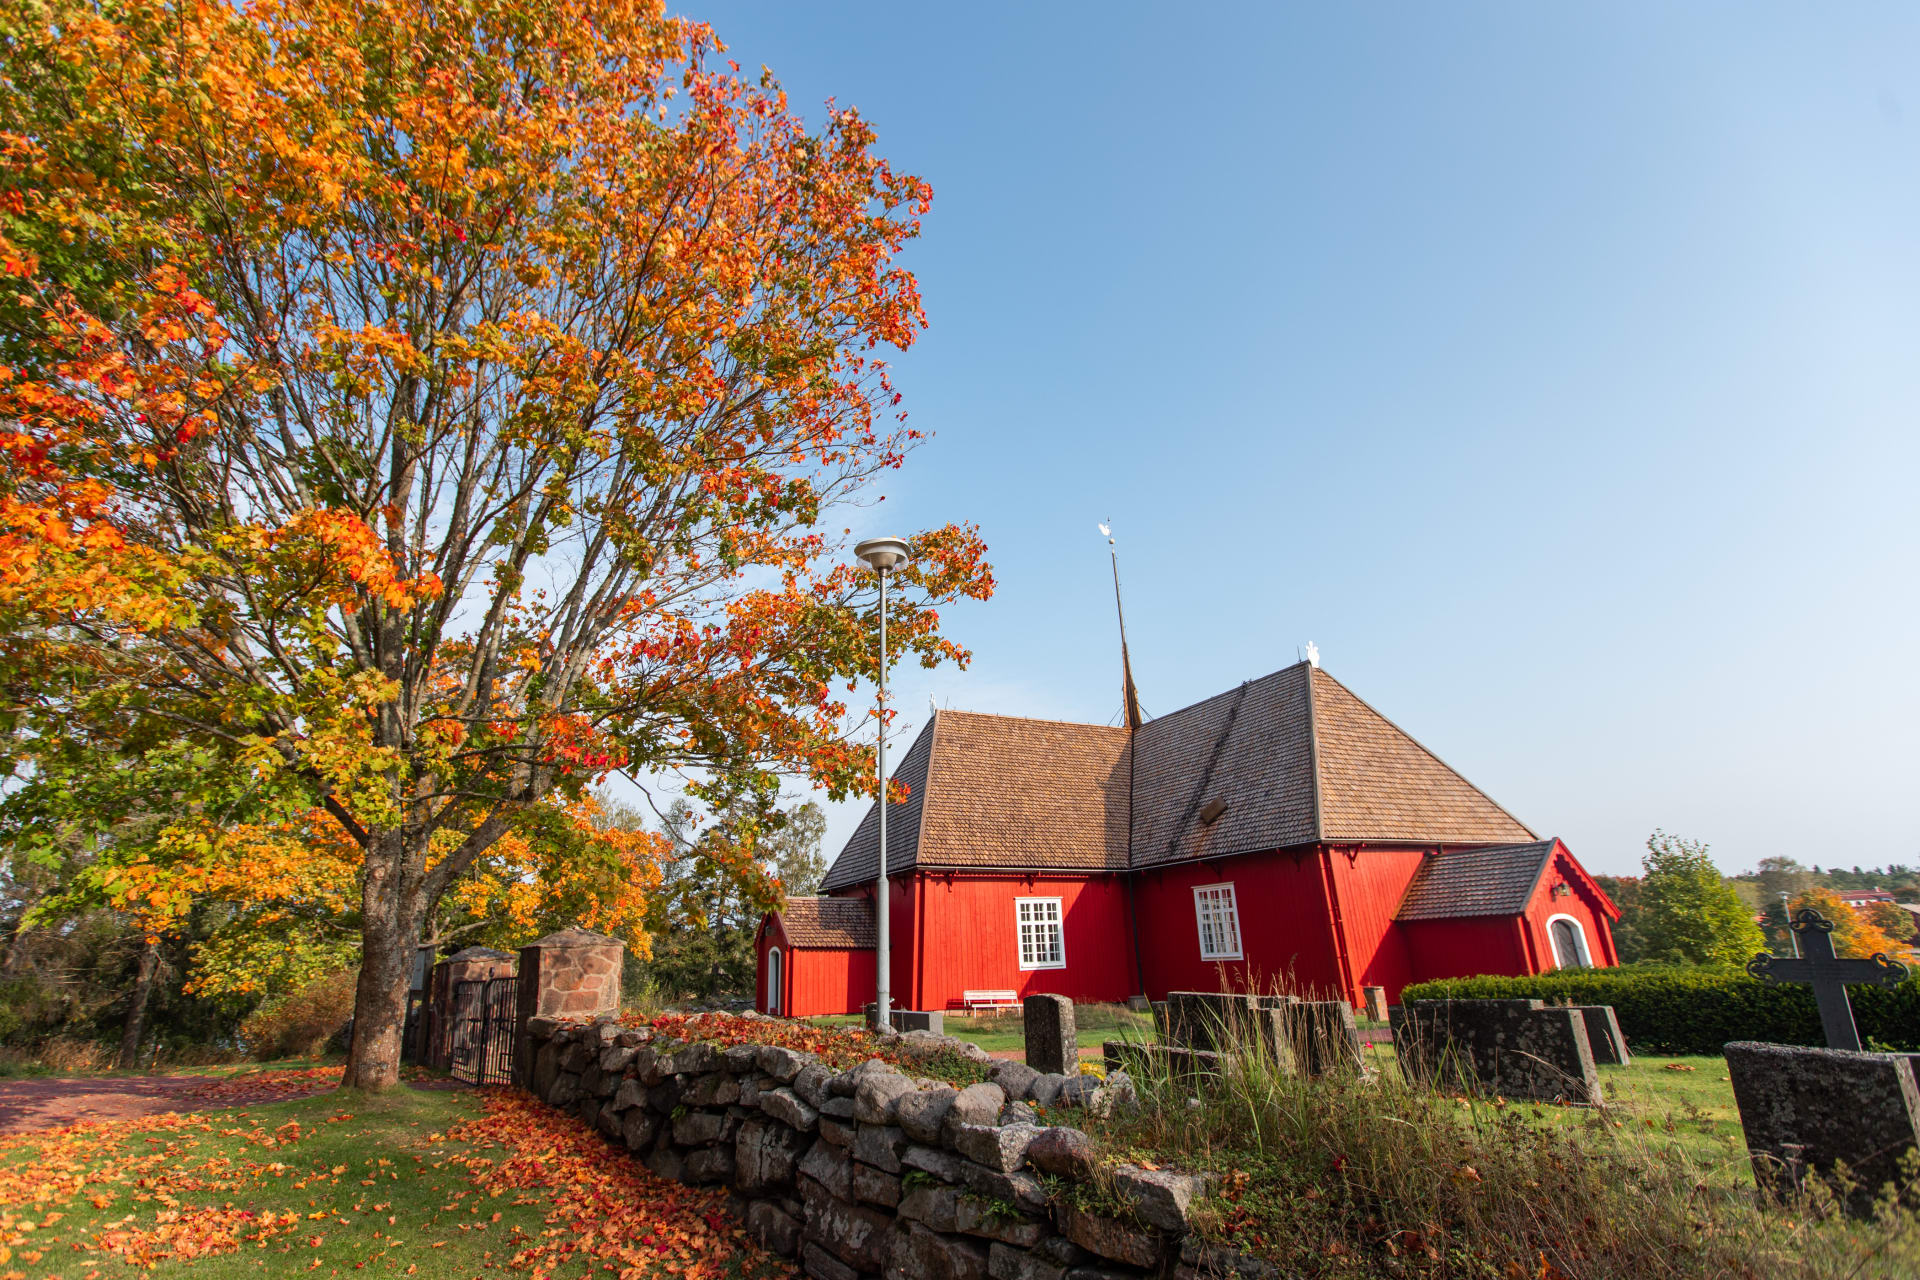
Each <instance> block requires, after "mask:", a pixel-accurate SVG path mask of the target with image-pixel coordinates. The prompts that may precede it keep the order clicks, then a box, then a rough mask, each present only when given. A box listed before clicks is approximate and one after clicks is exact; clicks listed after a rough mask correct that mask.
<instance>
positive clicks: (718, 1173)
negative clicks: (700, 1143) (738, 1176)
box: [686, 1147, 733, 1184]
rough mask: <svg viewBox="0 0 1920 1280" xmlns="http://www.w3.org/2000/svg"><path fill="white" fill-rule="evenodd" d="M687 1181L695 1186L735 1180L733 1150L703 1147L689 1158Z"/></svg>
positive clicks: (729, 1148) (730, 1148)
mask: <svg viewBox="0 0 1920 1280" xmlns="http://www.w3.org/2000/svg"><path fill="white" fill-rule="evenodd" d="M686 1179H687V1181H688V1182H691V1183H695V1184H705V1183H710V1182H729V1181H731V1180H732V1179H733V1148H732V1147H702V1148H701V1149H700V1150H698V1151H695V1152H693V1153H691V1154H690V1155H688V1156H687V1167H686Z"/></svg>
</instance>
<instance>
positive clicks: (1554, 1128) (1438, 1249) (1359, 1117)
mask: <svg viewBox="0 0 1920 1280" xmlns="http://www.w3.org/2000/svg"><path fill="white" fill-rule="evenodd" d="M1224 1034H1225V1037H1226V1039H1227V1041H1228V1047H1227V1049H1226V1051H1225V1054H1224V1065H1225V1070H1224V1071H1223V1072H1222V1074H1221V1075H1220V1076H1219V1077H1218V1078H1213V1079H1207V1080H1204V1081H1201V1082H1198V1083H1196V1082H1195V1081H1194V1080H1192V1079H1185V1080H1181V1079H1175V1078H1171V1077H1170V1075H1169V1074H1167V1073H1166V1072H1164V1071H1161V1072H1158V1073H1156V1072H1155V1071H1152V1070H1149V1071H1147V1072H1145V1073H1144V1076H1143V1078H1136V1080H1135V1085H1136V1088H1137V1089H1138V1090H1139V1092H1140V1095H1141V1104H1142V1105H1139V1106H1135V1107H1131V1108H1122V1109H1116V1110H1115V1111H1113V1112H1112V1113H1110V1114H1109V1115H1107V1116H1105V1117H1102V1118H1094V1119H1092V1120H1090V1121H1089V1123H1090V1124H1091V1125H1092V1127H1093V1131H1094V1132H1095V1134H1096V1136H1097V1137H1098V1138H1099V1139H1100V1140H1101V1141H1102V1142H1103V1144H1105V1146H1106V1147H1107V1148H1108V1149H1109V1150H1110V1151H1111V1152H1112V1153H1114V1154H1115V1155H1116V1156H1120V1157H1124V1158H1130V1159H1145V1160H1151V1161H1154V1162H1155V1163H1159V1164H1163V1165H1168V1166H1173V1167H1186V1168H1195V1169H1205V1170H1212V1171H1214V1172H1217V1173H1218V1174H1220V1175H1221V1182H1220V1193H1219V1194H1218V1195H1217V1196H1216V1197H1214V1198H1212V1199H1211V1200H1209V1201H1207V1202H1206V1203H1205V1206H1204V1207H1203V1208H1202V1209H1201V1211H1200V1215H1199V1218H1198V1219H1197V1225H1198V1228H1199V1230H1200V1231H1201V1232H1202V1234H1203V1235H1204V1236H1205V1237H1206V1238H1208V1239H1209V1240H1211V1241H1213V1242H1216V1243H1218V1244H1221V1245H1223V1246H1227V1247H1230V1248H1232V1249H1234V1250H1236V1251H1240V1252H1244V1253H1250V1254H1253V1255H1256V1256H1259V1257H1262V1258H1265V1259H1267V1260H1269V1261H1272V1262H1275V1263H1278V1264H1280V1266H1281V1267H1282V1269H1283V1272H1288V1271H1290V1272H1292V1273H1296V1274H1299V1275H1303V1276H1329V1277H1348V1276H1351V1277H1359V1276H1432V1277H1454V1276H1460V1277H1476V1278H1478V1277H1498V1278H1499V1280H1513V1278H1516V1277H1519V1278H1524V1280H1554V1278H1555V1277H1563V1278H1568V1280H1615V1278H1618V1280H1647V1278H1649V1277H1715V1278H1718V1277H1742V1278H1744V1277H1753V1278H1754V1280H1760V1278H1761V1277H1765V1278H1766V1280H1781V1278H1783V1277H1809V1278H1813V1277H1818V1278H1820V1280H1829V1278H1833V1280H1838V1278H1840V1277H1849V1278H1852V1277H1903V1278H1905V1280H1912V1278H1913V1277H1916V1276H1920V1213H1916V1209H1920V1160H1916V1161H1914V1162H1913V1164H1912V1167H1910V1169H1909V1170H1908V1174H1909V1176H1908V1178H1907V1180H1906V1182H1905V1185H1904V1186H1901V1187H1899V1188H1888V1189H1887V1190H1886V1191H1885V1192H1884V1193H1883V1195H1882V1196H1881V1198H1880V1205H1879V1212H1878V1214H1877V1216H1876V1217H1875V1218H1874V1219H1873V1220H1872V1221H1853V1220H1849V1219H1847V1218H1845V1217H1844V1216H1842V1215H1840V1214H1839V1213H1838V1212H1837V1211H1836V1199H1835V1195H1834V1193H1833V1191H1832V1190H1831V1189H1829V1188H1827V1187H1823V1186H1817V1185H1816V1186H1812V1187H1810V1188H1809V1189H1808V1190H1807V1192H1806V1193H1805V1194H1804V1195H1802V1196H1801V1197H1800V1199H1799V1200H1797V1201H1796V1202H1795V1203H1792V1204H1790V1205H1785V1206H1771V1205H1763V1204H1762V1203H1761V1202H1760V1199H1759V1193H1758V1192H1757V1191H1756V1190H1755V1188H1754V1187H1753V1185H1752V1182H1751V1180H1750V1179H1748V1178H1744V1177H1734V1176H1730V1172H1731V1171H1730V1170H1729V1169H1727V1168H1725V1167H1710V1166H1707V1165H1705V1164H1702V1163H1701V1162H1700V1161H1699V1160H1698V1159H1697V1158H1696V1157H1695V1156H1694V1155H1693V1154H1691V1153H1689V1152H1688V1151H1687V1150H1686V1149H1685V1148H1683V1147H1681V1146H1679V1145H1677V1144H1675V1143H1672V1142H1668V1141H1663V1140H1662V1139H1661V1136H1660V1134H1659V1133H1658V1132H1653V1133H1650V1132H1649V1131H1648V1130H1647V1129H1646V1127H1645V1126H1644V1125H1623V1124H1617V1123H1616V1122H1615V1120H1616V1117H1615V1116H1614V1114H1613V1113H1612V1111H1611V1110H1610V1109H1609V1108H1608V1107H1606V1106H1604V1105H1603V1106H1601V1107H1595V1108H1577V1109H1574V1108H1569V1109H1560V1110H1558V1111H1557V1112H1556V1111H1555V1110H1553V1109H1549V1108H1547V1107H1544V1106H1532V1105H1528V1104H1524V1103H1521V1104H1513V1103H1508V1102H1506V1101H1504V1100H1499V1099H1476V1098H1472V1097H1467V1096H1462V1095H1452V1096H1450V1095H1448V1094H1446V1093H1442V1092H1436V1091H1434V1090H1431V1089H1427V1088H1424V1087H1419V1086H1415V1085H1410V1084H1408V1083H1407V1082H1406V1081H1405V1080H1404V1079H1402V1078H1401V1077H1400V1075H1399V1073H1398V1071H1397V1070H1395V1069H1391V1068H1390V1069H1388V1070H1384V1071H1380V1070H1371V1071H1362V1070H1354V1071H1345V1072H1339V1073H1335V1074H1332V1075H1328V1076H1324V1077H1321V1078H1318V1079H1306V1078H1302V1077H1301V1076H1299V1075H1297V1074H1294V1073H1293V1072H1292V1071H1291V1070H1288V1069H1286V1068H1285V1066H1284V1065H1283V1063H1282V1062H1281V1061H1278V1060H1276V1055H1275V1054H1274V1053H1273V1052H1271V1051H1270V1049H1269V1047H1268V1046H1266V1045H1265V1044H1262V1043H1261V1042H1259V1041H1258V1040H1257V1039H1255V1038H1253V1037H1250V1036H1248V1035H1245V1034H1241V1033H1240V1031H1239V1030H1238V1029H1235V1028H1226V1029H1224ZM1095 1194H1096V1195H1097V1192H1096V1193H1095Z"/></svg>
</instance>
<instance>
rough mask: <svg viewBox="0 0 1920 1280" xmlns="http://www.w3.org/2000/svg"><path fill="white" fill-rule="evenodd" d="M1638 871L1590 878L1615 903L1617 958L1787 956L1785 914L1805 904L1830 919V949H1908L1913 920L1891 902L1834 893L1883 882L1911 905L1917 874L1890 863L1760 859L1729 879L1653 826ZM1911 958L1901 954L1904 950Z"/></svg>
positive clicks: (1685, 843)
mask: <svg viewBox="0 0 1920 1280" xmlns="http://www.w3.org/2000/svg"><path fill="white" fill-rule="evenodd" d="M1640 867H1641V874H1639V875H1637V876H1596V877H1594V878H1595V879H1596V880H1597V881H1599V883H1600V886H1601V888H1602V889H1604V890H1605V891H1606V893H1607V896H1609V897H1610V898H1612V899H1613V901H1614V904H1615V905H1616V906H1618V907H1619V908H1620V912H1621V915H1620V919H1619V921H1618V922H1617V923H1616V924H1615V925H1614V926H1613V940H1614V946H1615V948H1616V950H1618V952H1619V953H1620V961H1621V963H1622V964H1636V963H1642V962H1646V963H1658V964H1695V965H1709V966H1716V967H1733V966H1738V965H1743V964H1745V963H1746V961H1747V960H1748V959H1750V958H1751V957H1752V956H1753V955H1755V954H1756V953H1758V952H1761V951H1768V952H1771V953H1773V954H1775V955H1783V956H1784V955H1792V954H1793V952H1794V940H1793V937H1792V931H1791V930H1790V928H1789V927H1788V924H1789V921H1790V919H1791V917H1792V913H1794V912H1797V911H1799V910H1800V909H1802V908H1804V907H1812V908H1814V909H1816V910H1818V911H1819V912H1820V913H1821V914H1822V915H1824V916H1826V918H1827V919H1828V920H1830V921H1832V922H1833V924H1834V950H1835V951H1836V952H1838V953H1839V954H1841V955H1847V956H1867V955H1872V954H1874V953H1875V952H1886V953H1887V954H1889V955H1892V956H1896V957H1900V956H1902V955H1903V954H1905V953H1908V952H1911V951H1912V949H1913V948H1914V945H1915V942H1916V938H1915V928H1914V924H1913V917H1912V916H1911V915H1909V914H1908V913H1907V912H1906V911H1904V910H1902V909H1901V908H1900V907H1898V906H1896V905H1895V904H1894V903H1890V902H1886V903H1873V904H1869V905H1868V906H1866V907H1864V908H1862V909H1860V910H1855V909H1854V908H1853V907H1851V906H1849V905H1848V904H1847V903H1846V902H1844V901H1843V900H1842V899H1841V898H1840V897H1839V896H1838V894H1839V892H1840V891H1842V890H1858V889H1875V888H1878V889H1884V890H1886V891H1888V892H1889V893H1891V894H1892V895H1893V896H1894V897H1895V898H1896V899H1898V900H1900V901H1903V902H1920V873H1916V872H1915V870H1914V869H1913V868H1911V867H1906V866H1901V865H1899V864H1897V863H1896V864H1893V865H1891V866H1888V867H1885V868H1879V867H1873V868H1867V869H1864V870H1863V869H1862V868H1860V867H1857V866H1856V867H1854V868H1852V869H1851V870H1843V869H1840V868H1832V869H1827V870H1823V869H1822V868H1820V867H1819V866H1813V867H1807V866H1802V865H1801V864H1800V863H1799V862H1798V861H1796V860H1795V859H1793V858H1785V857H1771V858H1762V859H1761V860H1760V863H1759V866H1758V867H1757V868H1756V869H1755V870H1753V871H1751V872H1747V873H1744V874H1741V875H1737V876H1727V875H1723V874H1721V872H1720V870H1719V868H1718V867H1716V866H1715V865H1714V863H1713V859H1712V858H1711V856H1710V855H1709V851H1708V846H1707V845H1706V844H1705V843H1703V842H1701V841H1697V840H1687V839H1683V838H1681V837H1679V836H1673V835H1668V834H1667V833H1666V832H1664V831H1655V832H1654V833H1653V835H1651V836H1649V837H1648V839H1647V852H1646V854H1645V856H1644V857H1642V859H1641V863H1640ZM1909 958H1910V957H1909Z"/></svg>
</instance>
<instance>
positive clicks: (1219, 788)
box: [821, 662, 1536, 892]
mask: <svg viewBox="0 0 1920 1280" xmlns="http://www.w3.org/2000/svg"><path fill="white" fill-rule="evenodd" d="M894 776H895V778H896V779H898V780H900V781H902V782H904V783H905V784H906V785H907V787H908V788H909V795H908V797H907V799H906V800H905V801H902V802H900V803H897V804H895V805H893V806H892V807H891V808H889V809H888V811H887V862H888V870H889V871H894V870H903V869H905V868H907V867H912V866H920V867H980V868H988V867H992V868H1005V869H1009V870H1046V869H1059V870H1085V871H1118V870H1126V869H1129V868H1141V867H1151V866H1159V865H1164V864H1167V863H1170V862H1179V861H1186V860H1190V859H1194V858H1208V857H1226V856H1229V855H1232V854H1239V853H1253V852H1259V851H1262V850H1267V849H1284V848H1289V847H1292V846H1297V845H1302V844H1310V843H1314V842H1317V841H1319V842H1355V843H1358V842H1383V843H1414V844H1424V843H1435V844H1498V845H1511V844H1517V843H1521V842H1531V841H1533V840H1534V839H1535V838H1536V837H1535V835H1534V833H1533V831H1531V830H1530V829H1528V827H1527V826H1526V825H1525V824H1524V823H1522V822H1520V821H1519V820H1518V819H1517V818H1515V817H1514V816H1513V815H1512V814H1510V813H1508V812H1507V811H1506V810H1505V809H1502V808H1501V807H1500V806H1499V805H1498V804H1495V803H1494V802H1493V800H1491V799H1490V798H1489V797H1488V796H1487V795H1486V794H1485V793H1484V792H1482V791H1481V790H1480V789H1479V788H1477V787H1475V786H1474V785H1473V784H1472V783H1470V782H1468V781H1467V780H1466V779H1465V778H1463V777H1461V776H1460V775H1459V774H1458V773H1456V772H1454V771H1453V770H1452V769H1451V768H1449V767H1448V766H1447V765H1446V764H1445V763H1444V762H1443V761H1441V760H1440V759H1439V758H1438V757H1437V756H1435V755H1434V754H1433V753H1432V752H1430V751H1428V750H1427V749H1426V748H1425V747H1423V746H1421V745H1420V743H1418V742H1416V741H1415V740H1414V739H1413V738H1412V737H1410V736H1409V735H1408V734H1406V733H1405V732H1404V731H1402V730H1401V729H1400V728H1399V727H1398V726H1396V725H1395V724H1394V723H1393V722H1392V721H1390V720H1388V719H1387V718H1386V717H1385V716H1383V715H1381V714H1380V713H1379V712H1377V711H1375V710H1374V709H1373V708H1372V707H1370V706H1368V705H1367V704H1366V703H1365V702H1363V701H1362V700H1361V699H1359V698H1358V697H1356V696H1354V694H1353V693H1352V691H1350V690H1349V689H1347V687H1346V686H1345V685H1343V684H1341V683H1340V682H1339V681H1338V680H1335V679H1334V678H1333V677H1332V676H1330V675H1328V674H1327V673H1326V672H1324V671H1321V670H1319V669H1318V668H1317V667H1314V666H1311V665H1310V664H1308V663H1304V662H1302V663H1297V664H1295V665H1294V666H1291V667H1288V668H1286V669H1285V670H1282V671H1276V672H1274V673H1273V674H1272V675H1269V676H1263V677H1261V678H1260V679H1258V680H1250V681H1248V682H1247V683H1246V684H1243V685H1241V686H1239V687H1238V688H1236V689H1230V690H1228V691H1227V692H1225V693H1222V694H1218V695H1216V696H1214V697H1212V698H1208V699H1206V700H1205V701H1202V702H1197V703H1195V704H1193V705H1192V706H1190V707H1185V708H1182V709H1181V710H1179V711H1175V712H1173V713H1171V714H1169V715H1165V716H1162V717H1160V718H1159V719H1157V720H1153V721H1149V722H1148V723H1147V724H1145V725H1143V726H1141V727H1140V729H1138V730H1137V731H1133V732H1131V733H1130V732H1129V731H1128V730H1127V729H1125V728H1110V727H1107V726H1103V725H1082V724H1067V723H1063V722H1060V721H1054V720H1024V719H1018V718H1015V717H1012V716H993V715H982V714H977V713H973V712H962V711H941V712H937V713H936V714H935V716H934V719H933V722H932V723H931V724H930V725H928V726H927V728H925V729H923V730H922V731H921V733H920V736H919V737H917V738H916V739H915V740H914V742H913V744H912V746H911V747H909V748H908V751H907V754H906V757H905V758H904V759H903V760H902V761H901V764H900V767H899V769H898V770H896V772H895V774H894ZM1209 819H1210V820H1209ZM878 847H879V831H878V818H877V810H876V809H873V808H869V809H868V811H867V814H866V816H865V818H863V819H862V821H861V823H860V826H859V828H858V829H857V830H856V831H855V832H854V834H853V837H852V838H851V839H850V840H849V841H848V842H847V846H846V848H845V850H843V851H842V853H841V854H840V857H839V858H838V859H837V860H836V861H835V862H834V864H833V867H832V868H831V869H830V870H829V871H828V872H827V876H826V880H825V882H824V883H823V885H822V886H821V887H822V889H823V890H826V891H829V892H830V891H832V890H835V889H840V888H845V887H847V886H849V885H854V884H859V883H862V882H865V881H870V880H871V879H872V878H873V877H874V875H875V873H876V870H877V865H878Z"/></svg>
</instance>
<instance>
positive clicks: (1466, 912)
mask: <svg viewBox="0 0 1920 1280" xmlns="http://www.w3.org/2000/svg"><path fill="white" fill-rule="evenodd" d="M1553 846H1554V842H1553V841H1552V840H1535V841H1533V842H1531V843H1529V844H1508V845H1496V846H1494V847H1492V848H1490V849H1450V850H1448V851H1447V852H1445V853H1441V854H1435V855H1432V856H1430V857H1428V858H1427V860H1426V861H1425V862H1423V863H1421V864H1420V870H1418V871H1416V872H1415V873H1414V876H1413V882H1412V883H1411V884H1409V885H1408V886H1407V896H1406V897H1405V898H1403V899H1401V901H1400V910H1399V912H1398V913H1396V914H1395V916H1394V918H1395V919H1396V920H1452V919H1458V918H1460V917H1462V916H1514V915H1519V914H1520V913H1521V912H1522V911H1524V910H1526V906H1527V900H1528V899H1530V898H1532V897H1533V891H1534V889H1535V888H1536V887H1537V886H1538V885H1539V883H1540V875H1541V873H1542V872H1544V871H1545V870H1546V869H1547V862H1548V861H1549V860H1550V859H1551V858H1552V857H1553Z"/></svg>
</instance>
